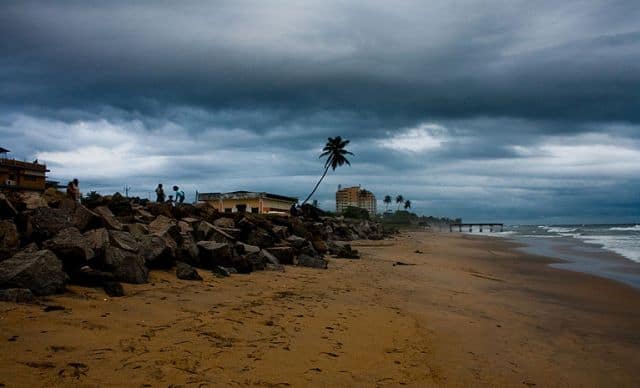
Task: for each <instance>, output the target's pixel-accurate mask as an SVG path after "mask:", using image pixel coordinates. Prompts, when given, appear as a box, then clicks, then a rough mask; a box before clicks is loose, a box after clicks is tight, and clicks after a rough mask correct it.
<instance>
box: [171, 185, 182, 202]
mask: <svg viewBox="0 0 640 388" xmlns="http://www.w3.org/2000/svg"><path fill="white" fill-rule="evenodd" d="M173 191H174V192H175V193H176V204H179V203H183V202H184V191H182V190H180V188H179V187H178V186H173Z"/></svg>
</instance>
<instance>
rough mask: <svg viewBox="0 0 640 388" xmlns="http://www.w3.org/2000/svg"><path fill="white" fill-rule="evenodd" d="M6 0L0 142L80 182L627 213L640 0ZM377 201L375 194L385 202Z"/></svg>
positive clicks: (638, 104)
mask: <svg viewBox="0 0 640 388" xmlns="http://www.w3.org/2000/svg"><path fill="white" fill-rule="evenodd" d="M130 3H131V2H130V1H110V2H96V1H84V0H83V1H57V2H51V1H27V0H20V1H9V0H5V1H2V2H1V3H0V146H2V147H5V148H8V149H10V150H12V155H13V156H14V157H16V158H20V159H29V160H30V159H35V158H38V159H39V160H40V161H44V162H46V163H47V165H48V167H49V168H50V169H51V173H50V175H51V178H52V179H58V180H61V181H63V183H66V181H68V180H70V179H72V178H74V177H77V178H79V179H80V181H81V189H82V190H83V191H85V192H86V191H88V190H92V189H93V190H98V191H99V192H103V193H108V192H114V191H116V190H120V191H121V190H122V187H123V186H125V185H129V186H131V188H132V193H133V194H137V195H140V196H144V197H146V196H147V195H148V194H149V193H150V192H151V191H152V190H153V189H154V187H155V186H156V185H157V183H158V182H163V183H164V184H165V186H170V185H173V184H178V185H180V186H181V187H182V188H183V189H184V190H185V191H186V192H187V194H188V195H189V196H191V198H193V194H194V193H195V191H196V190H198V191H200V192H207V191H233V190H256V191H268V192H275V193H279V194H284V195H292V196H298V197H302V198H304V197H305V196H306V194H307V193H308V192H309V191H310V190H311V189H312V188H313V186H314V184H315V183H316V180H317V178H318V177H319V175H320V174H321V173H322V166H323V164H322V162H321V161H320V160H319V159H318V155H319V153H320V151H321V148H322V146H323V144H324V142H326V140H327V137H329V136H336V135H341V136H342V137H344V138H347V139H350V140H351V144H350V145H349V147H350V150H351V151H352V152H353V153H354V154H355V156H353V157H352V159H351V163H352V164H351V167H342V168H339V169H338V170H336V171H335V172H331V173H330V175H329V176H328V177H327V179H326V180H325V182H324V184H323V185H322V186H321V187H320V189H319V191H318V193H317V194H316V197H315V198H316V199H318V200H319V202H320V204H321V206H322V207H324V208H326V209H333V208H334V206H335V204H334V193H335V190H336V188H337V186H338V184H342V185H343V186H348V185H362V186H363V187H365V188H367V189H370V190H371V191H373V192H374V193H375V194H376V196H377V197H378V199H379V200H382V198H383V197H384V195H386V194H389V195H392V196H395V195H397V194H402V195H403V196H404V197H405V198H408V199H410V200H411V202H412V205H413V210H414V211H416V212H418V213H421V214H427V215H437V216H452V217H454V216H459V217H463V218H464V219H465V220H469V221H505V222H521V223H528V222H530V223H562V222H567V223H569V222H640V23H639V22H638V21H639V20H640V1H637V0H626V1H611V0H610V1H594V0H584V1H572V0H565V1H557V0H554V1H545V0H537V1H530V0H527V1H519V0H503V1H497V0H496V1H471V0H469V1H457V0H443V1H415V2H414V1H400V2H392V1H371V0H367V1H350V2H347V1H328V0H322V1H317V2H313V1H305V2H299V1H270V2H265V1H235V0H234V1H217V2H215V1H214V2H211V1H201V2H200V1H191V2H173V1H157V0H156V1H149V2H144V1H140V2H135V5H131V4H130ZM379 207H381V208H383V207H384V206H383V205H382V203H381V202H380V205H379Z"/></svg>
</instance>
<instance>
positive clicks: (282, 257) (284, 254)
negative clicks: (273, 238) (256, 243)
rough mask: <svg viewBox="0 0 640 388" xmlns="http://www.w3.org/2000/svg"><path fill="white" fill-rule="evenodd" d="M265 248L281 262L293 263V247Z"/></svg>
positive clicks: (294, 252)
mask: <svg viewBox="0 0 640 388" xmlns="http://www.w3.org/2000/svg"><path fill="white" fill-rule="evenodd" d="M266 250H267V251H268V252H269V253H271V254H272V255H273V256H275V257H276V258H277V259H278V261H279V262H280V263H281V264H293V260H294V259H295V257H296V251H295V249H294V248H293V247H288V246H285V247H271V248H267V249H266Z"/></svg>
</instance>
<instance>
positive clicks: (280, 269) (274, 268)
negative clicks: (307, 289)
mask: <svg viewBox="0 0 640 388" xmlns="http://www.w3.org/2000/svg"><path fill="white" fill-rule="evenodd" d="M264 270H265V271H274V272H285V267H284V265H282V264H270V263H267V264H266V265H265V267H264Z"/></svg>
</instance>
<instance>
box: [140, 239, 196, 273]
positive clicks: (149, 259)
mask: <svg viewBox="0 0 640 388" xmlns="http://www.w3.org/2000/svg"><path fill="white" fill-rule="evenodd" d="M174 244H175V243H174ZM139 246H140V250H139V251H138V252H139V253H140V255H141V256H142V257H144V259H145V262H146V263H147V266H148V267H149V268H170V267H171V266H173V261H174V253H173V248H172V247H171V246H170V245H169V244H167V240H166V239H164V238H162V237H159V236H156V235H153V234H149V235H146V236H142V238H141V239H140V244H139ZM196 254H197V253H196Z"/></svg>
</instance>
